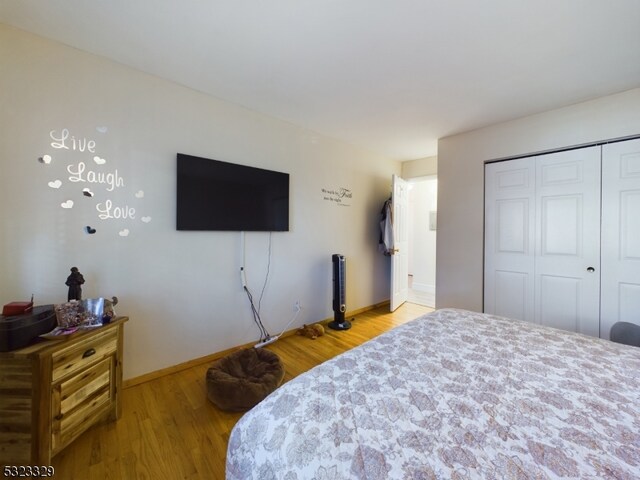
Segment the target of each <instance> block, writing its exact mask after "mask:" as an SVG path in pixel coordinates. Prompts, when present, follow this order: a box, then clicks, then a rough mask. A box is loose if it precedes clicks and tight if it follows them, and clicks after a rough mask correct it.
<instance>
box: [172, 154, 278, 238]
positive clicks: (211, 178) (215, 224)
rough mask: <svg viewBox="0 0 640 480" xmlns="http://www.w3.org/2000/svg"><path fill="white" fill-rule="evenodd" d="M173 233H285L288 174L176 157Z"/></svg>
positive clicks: (191, 157)
mask: <svg viewBox="0 0 640 480" xmlns="http://www.w3.org/2000/svg"><path fill="white" fill-rule="evenodd" d="M177 164H178V175H177V202H176V203H177V212H176V213H177V214H176V220H177V221H176V227H177V229H178V230H223V231H239V232H240V231H247V232H249V231H263V232H284V231H288V230H289V174H288V173H281V172H274V171H272V170H264V169H262V168H255V167H248V166H245V165H237V164H234V163H227V162H221V161H219V160H212V159H208V158H202V157H194V156H192V155H185V154H184V153H178V155H177Z"/></svg>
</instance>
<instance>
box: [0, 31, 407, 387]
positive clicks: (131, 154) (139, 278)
mask: <svg viewBox="0 0 640 480" xmlns="http://www.w3.org/2000/svg"><path fill="white" fill-rule="evenodd" d="M0 70H1V71H2V75H0V91H1V92H2V104H1V110H0V118H1V120H2V121H1V125H2V135H0V168H1V174H0V175H1V178H2V184H1V185H2V187H1V188H0V214H1V218H2V225H3V226H2V234H1V235H0V271H2V275H1V276H0V302H2V303H3V304H4V303H7V302H9V301H13V300H22V299H27V298H29V296H30V295H31V294H32V293H33V294H35V298H36V303H37V304H46V303H59V302H62V301H65V300H66V293H67V287H66V286H65V285H64V281H65V279H66V277H67V275H68V273H69V268H70V267H72V266H77V267H79V269H80V271H81V272H82V273H83V274H84V276H85V278H86V285H85V287H84V297H85V298H89V297H95V296H112V295H117V296H118V297H119V298H120V304H119V305H118V307H117V312H118V313H119V314H123V315H128V316H130V318H131V321H130V322H129V323H128V324H127V325H126V327H125V367H124V376H125V378H131V377H135V376H139V375H141V374H144V373H147V372H150V371H154V370H157V369H161V368H164V367H167V366H171V365H175V364H178V363H181V362H184V361H187V360H190V359H193V358H198V357H201V356H204V355H208V354H210V353H213V352H217V351H221V350H224V349H227V348H231V347H233V346H236V345H239V344H243V343H246V342H250V341H254V340H256V339H257V338H258V336H259V333H258V330H257V328H256V327H255V326H254V324H253V321H252V318H251V314H250V310H249V305H248V302H247V298H246V296H245V295H244V293H243V291H242V289H241V284H240V278H239V270H238V269H239V265H240V261H241V252H240V234H239V233H237V232H177V231H176V230H175V170H176V164H175V162H176V159H175V157H176V153H177V152H183V153H188V154H192V155H198V156H204V157H209V158H215V159H219V160H223V161H228V162H235V163H241V164H247V165H251V166H258V167H261V168H267V169H274V170H278V171H284V172H288V173H290V175H291V177H290V180H291V186H290V193H291V202H290V205H291V214H290V228H291V231H290V232H287V233H274V234H273V238H272V239H273V245H272V258H271V266H270V276H269V283H268V285H267V287H266V290H265V295H264V298H263V300H262V315H263V320H264V322H265V324H266V326H267V328H268V329H269V330H270V332H271V333H272V334H274V333H279V331H280V330H281V329H283V328H284V327H285V325H286V324H287V322H288V321H289V320H290V319H291V318H292V316H293V304H294V302H295V301H296V300H300V301H301V303H302V306H303V311H302V313H301V315H300V316H299V318H298V319H297V321H296V323H295V324H294V325H292V326H291V327H290V328H293V327H295V326H298V325H301V324H302V323H310V322H314V321H318V320H321V319H324V318H326V317H329V316H331V315H332V312H331V254H332V253H341V254H344V255H346V257H347V304H348V308H349V309H350V310H352V309H356V308H361V307H365V306H369V305H372V304H374V303H377V302H381V301H384V300H386V299H388V295H389V293H388V292H389V283H388V279H389V260H388V258H385V257H384V256H382V255H381V254H379V253H378V251H377V241H378V221H379V211H380V208H381V205H382V203H383V202H384V200H385V199H386V198H387V196H388V194H389V191H390V177H391V174H392V173H399V172H400V164H399V163H398V162H394V161H391V160H389V159H386V158H383V157H380V156H376V155H374V154H372V153H370V152H366V151H363V150H360V149H357V148H354V147H352V146H349V145H346V144H344V143H341V142H339V141H336V140H333V139H330V138H326V137H322V136H320V135H317V134H315V133H313V132H309V131H306V130H303V129H301V128H298V127H295V126H293V125H291V124H288V123H286V122H282V121H279V120H276V119H273V118H269V117H266V116H264V115H261V114H258V113H255V112H252V111H249V110H246V109H244V108H241V107H238V106H235V105H231V104H229V103H225V102H222V101H219V100H217V99H214V98H212V97H209V96H206V95H204V94H201V93H199V92H196V91H193V90H190V89H187V88H184V87H181V86H179V85H176V84H173V83H170V82H168V81H165V80H162V79H159V78H156V77H153V76H150V75H147V74H144V73H141V72H139V71H135V70H132V69H130V68H127V67H124V66H122V65H119V64H115V63H113V62H111V61H108V60H106V59H103V58H100V57H97V56H94V55H90V54H87V53H84V52H81V51H78V50H75V49H73V48H69V47H66V46H63V45H61V44H58V43H54V42H51V41H48V40H45V39H42V38H39V37H36V36H33V35H31V34H27V33H24V32H21V31H18V30H14V29H12V28H9V27H6V26H2V25H0ZM63 129H68V131H69V138H67V140H66V141H65V144H66V146H67V147H69V146H72V143H71V140H72V139H71V136H74V137H75V139H76V141H77V142H76V146H78V141H79V140H80V139H84V138H86V139H87V141H91V142H95V147H92V149H93V150H94V151H95V153H92V152H89V151H87V150H86V149H85V151H84V152H81V151H80V150H79V149H76V150H75V151H74V150H73V149H72V148H69V149H62V148H54V147H53V146H52V143H61V142H60V141H59V140H58V141H56V140H55V139H54V138H53V137H60V135H61V134H62V133H61V132H62V131H63ZM51 131H53V134H52V135H50V132H51ZM45 154H49V155H51V157H52V161H51V163H50V164H48V165H46V164H43V163H40V162H39V161H38V158H39V157H42V156H43V155H45ZM94 156H98V157H100V158H102V159H105V160H106V163H104V164H103V165H97V164H96V163H95V162H94V160H93V157H94ZM80 162H83V163H84V164H85V172H84V173H83V179H84V180H85V181H84V182H72V181H71V177H74V176H77V175H75V174H74V171H75V170H77V169H78V165H79V164H80ZM67 168H70V169H71V171H69V170H67ZM90 170H91V171H93V172H95V173H96V174H97V173H107V172H109V173H111V174H115V173H116V170H117V176H118V177H119V178H121V179H122V181H123V185H122V186H120V187H117V188H113V190H112V191H109V190H110V189H111V187H109V186H108V185H107V184H99V183H90V182H88V181H87V180H89V177H90V175H93V174H90V173H89V171H90ZM55 180H60V182H61V186H60V187H59V188H57V189H56V188H52V187H49V186H48V183H49V182H54V181H55ZM87 187H88V188H90V189H91V190H93V192H94V194H95V196H94V197H92V198H89V197H85V196H83V195H82V192H81V190H82V188H87ZM342 187H344V188H347V189H350V190H351V192H352V198H351V199H342V200H343V202H342V204H339V203H338V202H337V201H331V200H326V199H325V198H331V197H332V195H330V194H327V193H323V192H322V189H325V190H332V189H339V188H342ZM140 191H142V192H144V196H143V197H141V198H139V197H140V195H139V193H138V192H140ZM137 193H138V196H136V194H137ZM333 198H334V200H335V199H337V198H338V197H337V196H333ZM70 199H72V200H73V201H74V202H75V203H74V206H73V208H71V209H64V208H62V207H61V204H62V203H63V202H65V201H66V200H70ZM107 200H110V201H111V202H112V205H113V206H118V207H124V206H125V205H126V206H128V208H134V209H135V218H133V219H131V218H128V219H122V218H120V219H100V218H99V217H98V215H99V214H100V212H98V211H97V210H96V206H98V205H102V206H104V204H105V202H106V201H107ZM345 204H347V206H345ZM112 213H113V211H112ZM143 217H145V219H146V220H148V219H149V218H148V217H150V218H151V220H150V221H149V222H148V223H145V222H144V221H142V219H143ZM85 226H91V227H94V228H95V229H96V230H97V232H96V233H95V234H94V235H89V234H87V233H85V231H84V228H85ZM125 229H128V230H129V235H128V236H126V237H124V236H120V234H119V232H123V231H124V230H125ZM268 240H269V234H268V233H248V234H247V237H246V261H245V265H246V268H247V279H248V282H249V286H250V288H252V289H253V291H254V295H255V297H256V298H257V297H259V294H260V290H261V288H262V283H263V281H264V278H265V272H266V269H267V250H268Z"/></svg>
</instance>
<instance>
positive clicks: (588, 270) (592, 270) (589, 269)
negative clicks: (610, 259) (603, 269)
mask: <svg viewBox="0 0 640 480" xmlns="http://www.w3.org/2000/svg"><path fill="white" fill-rule="evenodd" d="M595 271H596V269H595V268H593V267H589V268H587V272H589V273H593V272H595Z"/></svg>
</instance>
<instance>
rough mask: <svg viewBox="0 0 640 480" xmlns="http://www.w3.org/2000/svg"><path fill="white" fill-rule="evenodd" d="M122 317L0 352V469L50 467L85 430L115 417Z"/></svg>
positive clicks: (119, 383)
mask: <svg viewBox="0 0 640 480" xmlns="http://www.w3.org/2000/svg"><path fill="white" fill-rule="evenodd" d="M128 319H129V318H128V317H116V318H115V319H114V320H113V321H111V323H109V324H107V325H104V326H102V327H98V328H96V329H93V330H88V331H83V332H80V333H75V334H73V335H71V336H70V337H69V338H66V339H63V340H47V341H42V342H39V343H36V344H34V345H30V346H28V347H25V348H21V349H19V350H14V351H11V352H3V353H0V466H5V465H50V464H51V457H53V456H54V455H55V454H57V453H58V452H60V450H62V449H63V448H64V447H66V446H67V445H68V444H69V443H71V442H72V441H73V440H75V439H76V438H77V437H78V436H79V435H80V434H81V433H83V432H84V431H85V430H87V429H88V428H89V427H91V426H92V425H95V424H96V423H99V422H101V421H113V420H116V419H117V418H119V417H120V414H121V411H122V410H121V396H120V391H121V388H122V340H123V327H124V323H125V322H126V321H127V320H128Z"/></svg>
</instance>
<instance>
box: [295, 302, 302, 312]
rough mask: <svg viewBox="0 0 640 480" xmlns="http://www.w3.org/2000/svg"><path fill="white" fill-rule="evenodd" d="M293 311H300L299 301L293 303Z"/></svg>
mask: <svg viewBox="0 0 640 480" xmlns="http://www.w3.org/2000/svg"><path fill="white" fill-rule="evenodd" d="M293 310H294V311H295V312H299V311H300V310H302V305H300V300H296V301H295V303H294V304H293Z"/></svg>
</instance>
